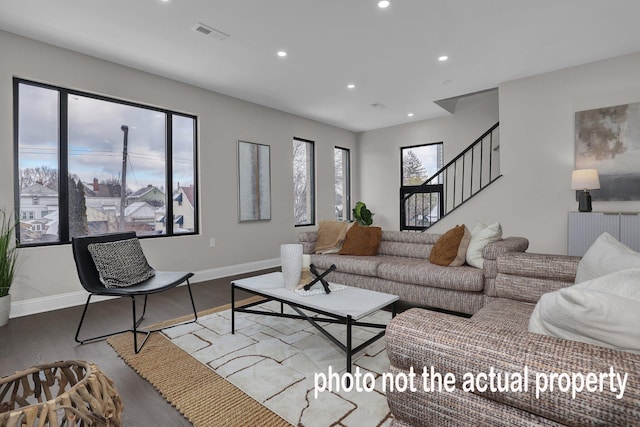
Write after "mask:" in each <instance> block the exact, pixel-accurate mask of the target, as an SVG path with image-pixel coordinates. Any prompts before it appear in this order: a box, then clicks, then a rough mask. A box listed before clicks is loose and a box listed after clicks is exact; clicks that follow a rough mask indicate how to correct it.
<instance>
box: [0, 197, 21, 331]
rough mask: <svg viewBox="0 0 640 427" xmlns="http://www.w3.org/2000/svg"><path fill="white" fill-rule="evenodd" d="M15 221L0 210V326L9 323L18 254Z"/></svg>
mask: <svg viewBox="0 0 640 427" xmlns="http://www.w3.org/2000/svg"><path fill="white" fill-rule="evenodd" d="M14 230H15V221H14V220H13V218H12V216H11V215H9V214H7V212H6V211H5V210H4V209H0V326H4V325H6V324H7V322H8V321H9V312H10V311H11V295H10V294H9V289H10V288H11V284H12V283H13V276H14V273H15V269H16V259H17V257H18V252H17V250H16V245H15V240H14V233H13V232H14Z"/></svg>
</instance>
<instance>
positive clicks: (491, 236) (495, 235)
mask: <svg viewBox="0 0 640 427" xmlns="http://www.w3.org/2000/svg"><path fill="white" fill-rule="evenodd" d="M500 239H502V226H501V225H500V223H499V222H496V223H495V224H491V225H490V226H486V225H484V224H483V223H481V222H479V223H478V224H477V225H476V226H475V227H474V229H473V230H472V231H471V242H469V248H468V249H467V264H469V265H471V266H473V267H476V268H483V267H484V253H483V251H484V248H485V246H487V245H488V244H489V243H493V242H497V241H498V240H500Z"/></svg>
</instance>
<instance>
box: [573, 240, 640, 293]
mask: <svg viewBox="0 0 640 427" xmlns="http://www.w3.org/2000/svg"><path fill="white" fill-rule="evenodd" d="M634 267H640V253H638V252H636V251H634V250H633V249H631V248H630V247H628V246H626V245H625V244H623V243H620V242H619V241H618V240H617V239H616V238H615V237H613V236H612V235H611V234H609V233H602V234H601V235H600V237H598V238H597V239H596V241H595V242H593V244H592V245H591V247H590V248H589V249H588V250H587V252H586V253H585V254H584V256H583V257H582V259H581V260H580V262H579V263H578V271H577V273H576V280H575V283H581V282H585V281H587V280H591V279H595V278H596V277H600V276H604V275H606V274H609V273H613V272H614V271H620V270H625V269H627V268H634Z"/></svg>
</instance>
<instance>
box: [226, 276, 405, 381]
mask: <svg viewBox="0 0 640 427" xmlns="http://www.w3.org/2000/svg"><path fill="white" fill-rule="evenodd" d="M236 288H238V289H242V290H243V291H245V292H249V293H251V294H254V295H258V296H260V297H263V298H265V299H264V300H262V301H256V302H253V303H250V304H246V305H243V306H241V307H236V305H235V290H236ZM269 301H276V302H279V303H280V313H277V312H272V311H262V310H253V309H252V307H255V306H257V305H260V304H264V303H266V302H269ZM285 304H286V305H288V306H289V307H291V308H292V309H293V310H294V311H295V312H296V313H298V314H289V313H285V312H284V305H285ZM302 310H308V311H311V312H313V313H315V314H318V315H322V316H325V317H317V316H309V315H307V314H306V313H305V312H304V311H302ZM236 312H240V313H251V314H259V315H262V316H273V317H285V318H288V319H302V320H306V321H308V322H309V323H311V325H313V326H314V327H315V328H316V329H317V330H318V331H320V332H321V333H322V334H323V335H324V336H325V337H327V338H328V339H329V340H330V341H331V342H332V343H334V344H335V345H336V346H338V348H339V349H340V350H342V351H343V352H344V353H345V354H346V357H347V372H348V373H351V362H352V360H351V359H352V357H353V355H354V354H356V353H358V352H359V351H361V350H362V349H364V348H365V347H367V346H369V345H371V344H372V343H374V342H375V341H377V340H379V339H380V338H382V337H383V336H384V334H385V329H386V327H387V325H383V324H379V323H368V322H358V321H355V320H353V318H352V317H351V316H341V315H339V314H333V313H329V312H326V311H323V310H318V309H315V308H312V307H308V306H305V305H302V304H297V303H294V302H291V301H286V300H283V299H280V298H276V297H273V296H270V295H265V294H263V293H261V292H258V291H255V290H253V289H247V288H243V287H242V286H236V285H235V284H233V283H232V284H231V333H232V334H235V332H236V328H235V313H236ZM395 315H396V303H395V302H393V303H392V304H391V317H395ZM320 323H340V324H343V325H345V326H346V327H347V342H346V344H343V343H342V342H340V340H338V339H337V338H336V337H334V336H333V335H331V333H329V332H328V331H327V330H326V329H325V328H323V327H322V325H320ZM353 326H363V327H366V328H376V329H382V331H380V332H378V333H377V334H376V335H374V336H372V337H371V338H369V339H368V340H367V341H365V342H363V343H362V344H360V345H359V346H357V347H355V348H354V347H353V345H352V336H351V332H352V327H353Z"/></svg>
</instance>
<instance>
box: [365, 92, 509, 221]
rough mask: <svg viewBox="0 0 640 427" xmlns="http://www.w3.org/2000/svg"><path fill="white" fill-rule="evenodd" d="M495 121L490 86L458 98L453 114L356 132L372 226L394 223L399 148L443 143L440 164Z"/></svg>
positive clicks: (494, 101)
mask: <svg viewBox="0 0 640 427" xmlns="http://www.w3.org/2000/svg"><path fill="white" fill-rule="evenodd" d="M497 121H498V91H497V90H493V91H489V92H482V93H478V94H475V95H470V96H466V97H463V98H461V99H460V100H459V101H458V104H457V106H456V110H455V113H454V114H453V115H447V116H446V117H441V118H436V119H431V120H423V121H418V122H413V123H408V124H404V125H398V126H391V127H387V128H383V129H377V130H373V131H368V132H363V133H361V134H360V135H359V144H360V150H359V154H360V164H361V167H360V171H361V176H360V182H361V193H360V194H361V196H362V201H363V202H365V203H366V204H367V207H368V208H369V209H371V211H372V212H374V213H375V216H374V217H373V220H374V225H377V226H381V227H382V228H383V229H393V230H398V229H399V228H400V210H399V200H400V199H399V198H400V196H399V192H400V147H407V146H412V145H419V144H428V143H432V142H443V150H444V163H445V164H446V163H447V162H448V161H449V160H451V159H452V158H454V157H455V156H457V155H458V154H459V153H460V152H461V151H462V150H464V149H465V148H466V147H468V146H469V145H470V144H471V143H472V142H474V141H475V140H476V139H477V138H478V137H480V135H482V134H483V133H484V132H486V131H487V130H488V129H489V128H490V127H491V126H493V125H494V124H495V123H496V122H497ZM354 201H355V199H354ZM463 211H464V209H463Z"/></svg>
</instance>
